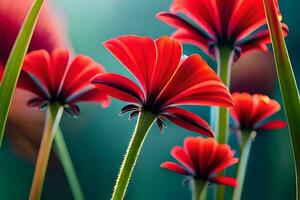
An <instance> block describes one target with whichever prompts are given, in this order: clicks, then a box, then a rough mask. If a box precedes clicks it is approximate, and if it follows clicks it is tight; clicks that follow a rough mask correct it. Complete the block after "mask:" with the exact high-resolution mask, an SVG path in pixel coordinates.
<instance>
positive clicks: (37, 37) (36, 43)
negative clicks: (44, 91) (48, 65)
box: [0, 0, 67, 64]
mask: <svg viewBox="0 0 300 200" xmlns="http://www.w3.org/2000/svg"><path fill="white" fill-rule="evenodd" d="M32 2H33V0H22V1H20V0H0V27H1V31H0V44H1V48H0V63H3V64H5V63H6V60H7V58H8V56H9V53H10V50H11V49H12V47H13V44H14V42H15V40H16V38H17V35H18V33H19V30H20V28H21V25H22V23H23V21H24V19H25V16H26V15H27V12H28V10H29V8H30V6H31V4H32ZM60 25H61V22H59V21H58V19H56V18H55V17H54V16H53V15H52V13H51V12H50V9H49V6H48V5H47V4H46V5H45V6H44V8H43V9H42V11H41V14H40V17H39V20H38V23H37V26H36V28H35V31H34V34H33V36H32V40H31V43H30V46H29V50H28V51H29V52H30V51H32V50H38V49H46V50H47V51H52V50H54V49H55V48H57V47H65V46H66V44H67V42H66V38H65V34H64V31H63V29H64V28H63V27H62V26H60Z"/></svg>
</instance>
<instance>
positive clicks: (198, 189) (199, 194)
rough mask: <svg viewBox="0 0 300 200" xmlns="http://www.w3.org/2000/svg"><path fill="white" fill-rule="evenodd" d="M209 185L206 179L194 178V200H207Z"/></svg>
mask: <svg viewBox="0 0 300 200" xmlns="http://www.w3.org/2000/svg"><path fill="white" fill-rule="evenodd" d="M207 186H208V184H207V182H206V181H203V180H201V179H197V178H194V179H193V180H192V200H205V199H206V190H207Z"/></svg>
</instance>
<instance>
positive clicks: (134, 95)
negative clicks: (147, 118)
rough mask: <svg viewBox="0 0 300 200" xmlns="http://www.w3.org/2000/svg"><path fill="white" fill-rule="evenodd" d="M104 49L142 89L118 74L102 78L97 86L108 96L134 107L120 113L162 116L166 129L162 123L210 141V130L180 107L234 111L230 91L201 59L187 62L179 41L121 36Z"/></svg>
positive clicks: (160, 120)
mask: <svg viewBox="0 0 300 200" xmlns="http://www.w3.org/2000/svg"><path fill="white" fill-rule="evenodd" d="M104 46H105V47H106V48H107V49H108V50H109V51H110V52H111V53H112V54H113V55H114V56H115V57H116V58H117V59H119V61H120V62H121V63H122V64H123V65H124V66H125V67H126V68H127V69H128V70H129V71H130V72H131V73H132V74H133V75H134V76H135V78H136V79H137V80H138V82H139V83H140V84H141V86H142V88H140V87H139V86H138V85H136V84H135V83H134V82H133V81H131V80H130V79H128V78H126V77H124V76H121V75H118V74H113V73H105V74H100V75H99V76H97V77H96V78H95V79H94V80H93V83H95V84H96V85H97V87H98V88H99V89H101V90H102V91H104V92H106V93H107V94H109V95H111V96H112V97H115V98H117V99H120V100H122V101H126V102H130V103H132V104H130V105H128V106H125V107H124V108H123V109H122V112H121V113H124V112H127V111H132V113H131V115H130V117H134V116H135V115H138V114H139V112H140V111H141V110H147V111H151V112H152V113H153V114H155V115H156V116H157V123H158V125H159V127H160V129H161V130H162V128H163V126H165V122H163V119H168V120H170V121H172V122H173V123H175V124H177V125H179V126H181V127H183V128H186V129H188V130H192V131H195V132H198V133H202V134H205V135H207V136H213V131H212V130H211V128H210V127H209V125H208V124H207V123H206V122H205V121H204V120H203V119H202V118H200V117H199V116H197V115H195V114H193V113H192V112H189V111H187V110H184V109H181V108H179V107H177V106H178V105H215V106H232V99H231V96H230V94H229V92H228V89H227V88H226V87H225V85H224V84H223V83H222V82H221V81H220V79H219V78H218V76H217V75H216V74H215V72H214V71H213V70H212V69H211V68H210V67H209V66H208V64H207V63H206V62H205V61H204V60H203V59H202V58H201V57H200V56H199V55H191V56H190V57H188V58H186V59H185V58H182V45H181V43H180V42H179V41H178V40H175V39H171V38H169V37H161V38H159V39H157V40H155V41H154V40H153V39H151V38H149V37H141V36H121V37H118V38H116V39H112V40H109V41H107V42H105V43H104Z"/></svg>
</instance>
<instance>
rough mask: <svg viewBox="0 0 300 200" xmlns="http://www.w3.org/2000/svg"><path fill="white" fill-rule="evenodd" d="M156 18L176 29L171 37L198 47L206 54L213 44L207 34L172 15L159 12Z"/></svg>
mask: <svg viewBox="0 0 300 200" xmlns="http://www.w3.org/2000/svg"><path fill="white" fill-rule="evenodd" d="M157 18H158V19H160V20H162V21H163V22H165V23H166V24H169V25H170V26H173V27H174V28H178V30H176V31H175V32H174V33H173V35H172V37H174V38H176V39H179V40H180V41H182V42H184V43H190V44H194V45H196V46H199V48H201V49H202V50H203V51H205V52H206V53H208V48H209V45H210V43H212V42H213V39H212V38H211V37H210V36H209V35H208V34H207V33H205V32H203V31H202V30H201V29H198V28H197V27H195V26H194V25H193V24H191V23H189V22H188V21H186V20H185V19H183V18H181V17H179V16H177V15H175V14H173V13H167V12H161V13H158V14H157Z"/></svg>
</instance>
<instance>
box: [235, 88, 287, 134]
mask: <svg viewBox="0 0 300 200" xmlns="http://www.w3.org/2000/svg"><path fill="white" fill-rule="evenodd" d="M232 97H233V102H234V106H233V107H231V108H230V114H231V116H232V117H233V119H234V121H235V122H236V124H237V126H238V128H239V129H241V130H272V129H280V128H284V127H285V126H286V123H285V122H284V121H282V120H272V121H268V122H266V121H265V119H267V118H268V117H270V116H272V115H273V114H275V113H276V112H278V111H279V110H280V104H279V103H278V102H277V101H275V100H273V99H270V98H269V97H268V96H265V95H261V94H254V95H250V94H248V93H233V95H232Z"/></svg>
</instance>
